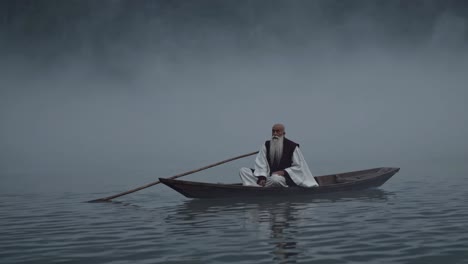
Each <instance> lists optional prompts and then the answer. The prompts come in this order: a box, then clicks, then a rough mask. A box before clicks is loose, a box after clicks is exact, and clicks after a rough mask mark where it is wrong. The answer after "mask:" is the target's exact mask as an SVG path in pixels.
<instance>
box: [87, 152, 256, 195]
mask: <svg viewBox="0 0 468 264" xmlns="http://www.w3.org/2000/svg"><path fill="white" fill-rule="evenodd" d="M257 153H258V151H255V152H251V153H247V154H244V155H240V156H237V157H234V158H230V159H227V160H223V161H220V162H216V163H214V164H211V165H208V166H205V167H201V168H199V169H196V170H191V171H187V172H184V173H181V174H177V175H174V176H172V177H169V178H168V179H176V178H179V177H182V176H185V175H189V174H192V173H195V172H199V171H202V170H206V169H209V168H211V167H214V166H218V165H221V164H223V163H226V162H230V161H233V160H236V159H240V158H244V157H248V156H252V155H254V154H257ZM158 183H161V182H160V181H155V182H152V183H148V184H146V185H143V186H141V187H138V188H135V189H133V190H129V191H126V192H123V193H119V194H116V195H112V196H108V197H104V198H100V199H96V200H91V201H88V203H97V202H109V201H110V200H112V199H114V198H117V197H120V196H124V195H127V194H130V193H134V192H137V191H139V190H143V189H146V188H148V187H151V186H153V185H156V184H158Z"/></svg>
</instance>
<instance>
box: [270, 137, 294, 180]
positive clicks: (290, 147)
mask: <svg viewBox="0 0 468 264" xmlns="http://www.w3.org/2000/svg"><path fill="white" fill-rule="evenodd" d="M265 147H266V158H267V160H268V165H269V166H270V173H272V172H275V171H280V170H284V169H286V168H289V167H291V165H292V157H293V153H294V150H295V149H296V147H299V144H297V143H296V142H293V141H291V140H289V139H287V138H284V140H283V155H282V156H281V160H280V161H279V162H277V163H276V164H273V161H272V160H270V140H268V141H266V142H265Z"/></svg>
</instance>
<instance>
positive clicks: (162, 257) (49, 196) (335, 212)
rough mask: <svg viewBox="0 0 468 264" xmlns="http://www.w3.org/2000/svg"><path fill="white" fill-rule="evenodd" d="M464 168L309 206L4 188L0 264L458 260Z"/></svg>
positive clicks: (408, 173)
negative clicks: (110, 199)
mask: <svg viewBox="0 0 468 264" xmlns="http://www.w3.org/2000/svg"><path fill="white" fill-rule="evenodd" d="M467 172H468V169H467V168H466V166H465V167H463V166H453V165H450V166H440V167H438V166H435V165H431V168H425V169H421V168H406V169H405V168H404V167H402V170H401V171H400V172H399V173H398V174H396V175H395V176H394V177H393V178H392V179H390V181H388V182H387V183H386V184H385V185H383V186H382V187H381V188H379V189H373V190H367V191H360V192H352V193H347V194H338V195H330V196H324V197H320V198H318V199H304V198H301V199H292V200H284V199H261V200H260V199H259V200H250V201H245V200H190V199H187V198H185V197H183V196H181V195H179V194H177V193H174V192H173V191H171V190H169V189H168V188H167V187H165V186H162V185H158V186H155V187H153V188H152V189H150V190H149V191H145V192H142V193H136V194H133V195H129V196H125V197H122V198H121V199H120V202H114V203H98V204H90V203H83V201H86V200H89V199H93V198H98V197H101V196H103V195H107V194H109V193H70V192H68V193H60V192H54V193H50V192H43V193H21V192H8V191H6V190H2V193H1V198H0V209H1V216H0V234H1V238H2V239H1V240H0V249H1V250H0V262H1V263H54V262H57V263H58V262H60V263H447V264H449V263H468V192H467V191H466V187H465V186H466V183H465V182H466V178H467V177H466V176H468V173H467Z"/></svg>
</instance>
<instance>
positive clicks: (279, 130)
mask: <svg viewBox="0 0 468 264" xmlns="http://www.w3.org/2000/svg"><path fill="white" fill-rule="evenodd" d="M283 135H284V127H282V126H274V127H273V128H272V129H271V136H272V137H273V138H275V137H277V138H280V137H282V136H283Z"/></svg>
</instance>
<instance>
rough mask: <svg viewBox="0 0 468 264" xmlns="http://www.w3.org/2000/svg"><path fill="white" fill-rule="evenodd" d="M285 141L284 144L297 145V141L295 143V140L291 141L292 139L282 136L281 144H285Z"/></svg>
mask: <svg viewBox="0 0 468 264" xmlns="http://www.w3.org/2000/svg"><path fill="white" fill-rule="evenodd" d="M285 143H286V144H289V145H291V146H296V147H299V143H296V142H294V141H292V140H290V139H287V138H284V143H283V144H285Z"/></svg>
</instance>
